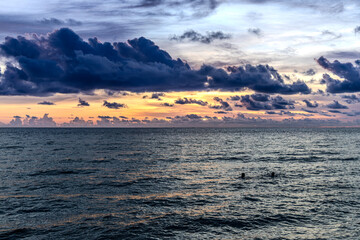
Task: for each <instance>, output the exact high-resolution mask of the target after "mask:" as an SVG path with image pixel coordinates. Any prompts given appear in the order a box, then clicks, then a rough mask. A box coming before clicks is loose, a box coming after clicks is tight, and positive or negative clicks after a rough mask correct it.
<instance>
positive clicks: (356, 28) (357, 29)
mask: <svg viewBox="0 0 360 240" xmlns="http://www.w3.org/2000/svg"><path fill="white" fill-rule="evenodd" d="M359 32H360V26H356V27H355V28H354V33H355V34H358V33H359Z"/></svg>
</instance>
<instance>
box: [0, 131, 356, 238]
mask: <svg viewBox="0 0 360 240" xmlns="http://www.w3.org/2000/svg"><path fill="white" fill-rule="evenodd" d="M0 181H1V182H0V239H86V240H90V239H254V240H260V239H273V240H274V239H342V240H343V239H356V240H358V239H360V128H154V129H150V128H133V129H127V128H1V129H0Z"/></svg>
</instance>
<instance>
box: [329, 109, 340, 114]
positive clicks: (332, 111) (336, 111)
mask: <svg viewBox="0 0 360 240" xmlns="http://www.w3.org/2000/svg"><path fill="white" fill-rule="evenodd" d="M329 112H331V113H343V112H341V111H339V110H329Z"/></svg>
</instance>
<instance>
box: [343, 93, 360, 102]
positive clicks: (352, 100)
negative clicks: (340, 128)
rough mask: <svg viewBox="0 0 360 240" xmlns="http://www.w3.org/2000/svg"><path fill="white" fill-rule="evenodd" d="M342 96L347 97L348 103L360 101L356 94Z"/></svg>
mask: <svg viewBox="0 0 360 240" xmlns="http://www.w3.org/2000/svg"><path fill="white" fill-rule="evenodd" d="M341 98H343V99H345V100H344V101H345V102H346V103H347V104H353V103H358V102H360V98H359V97H357V96H356V95H354V94H352V95H343V96H341Z"/></svg>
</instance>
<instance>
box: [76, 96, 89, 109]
mask: <svg viewBox="0 0 360 240" xmlns="http://www.w3.org/2000/svg"><path fill="white" fill-rule="evenodd" d="M78 106H79V107H88V106H90V104H89V103H88V102H87V101H85V100H82V99H81V98H79V104H78Z"/></svg>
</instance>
